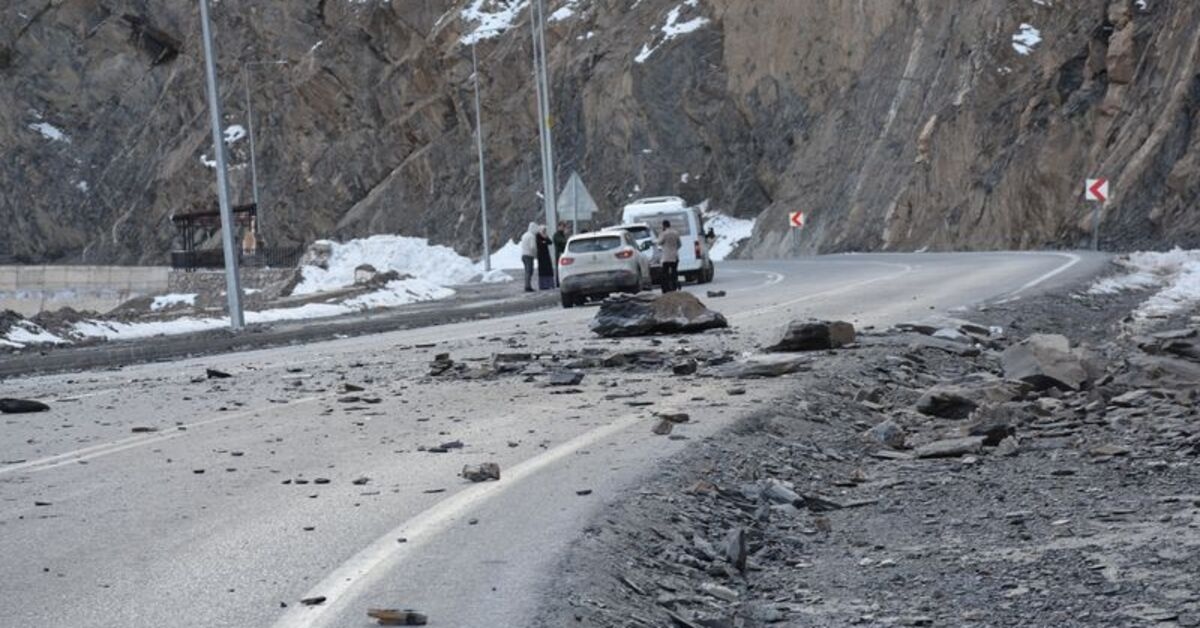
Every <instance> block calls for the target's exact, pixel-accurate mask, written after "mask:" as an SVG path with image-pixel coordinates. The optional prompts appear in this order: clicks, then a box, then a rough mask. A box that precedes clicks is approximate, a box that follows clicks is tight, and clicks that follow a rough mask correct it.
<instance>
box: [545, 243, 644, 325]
mask: <svg viewBox="0 0 1200 628" xmlns="http://www.w3.org/2000/svg"><path fill="white" fill-rule="evenodd" d="M558 281H559V286H560V291H561V293H562V304H563V307H575V306H576V305H581V304H583V302H584V301H585V300H586V299H587V298H588V297H606V296H608V295H609V294H612V293H613V292H631V293H636V292H640V291H641V290H643V289H645V288H649V287H650V264H649V262H647V261H646V258H645V257H643V256H642V255H641V254H640V252H639V251H638V245H637V242H635V241H634V239H633V236H632V235H630V234H629V233H628V232H625V231H600V232H597V233H582V234H579V235H576V236H571V239H570V240H567V250H566V251H564V252H563V254H562V257H560V258H559V260H558Z"/></svg>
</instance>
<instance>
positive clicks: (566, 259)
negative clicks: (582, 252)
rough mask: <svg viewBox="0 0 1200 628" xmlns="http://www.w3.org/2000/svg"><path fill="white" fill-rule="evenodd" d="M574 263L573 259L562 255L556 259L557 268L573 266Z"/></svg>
mask: <svg viewBox="0 0 1200 628" xmlns="http://www.w3.org/2000/svg"><path fill="white" fill-rule="evenodd" d="M574 263H575V258H574V257H566V256H565V255H564V256H563V257H560V258H558V265H559V266H570V265H571V264H574Z"/></svg>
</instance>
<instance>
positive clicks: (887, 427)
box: [863, 419, 908, 449]
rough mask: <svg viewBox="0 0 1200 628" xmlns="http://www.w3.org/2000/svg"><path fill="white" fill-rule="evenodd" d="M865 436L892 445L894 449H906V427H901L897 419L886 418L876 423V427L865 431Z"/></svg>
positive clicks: (888, 445)
mask: <svg viewBox="0 0 1200 628" xmlns="http://www.w3.org/2000/svg"><path fill="white" fill-rule="evenodd" d="M863 437H864V438H866V439H868V440H873V441H875V442H877V443H879V444H881V445H886V446H887V447H891V448H892V449H904V445H905V441H906V440H907V438H908V435H907V434H906V433H905V431H904V428H902V427H900V425H899V424H897V423H896V422H895V421H892V420H891V419H886V420H884V421H880V422H879V423H876V424H875V427H872V428H871V429H869V430H867V431H865V432H863Z"/></svg>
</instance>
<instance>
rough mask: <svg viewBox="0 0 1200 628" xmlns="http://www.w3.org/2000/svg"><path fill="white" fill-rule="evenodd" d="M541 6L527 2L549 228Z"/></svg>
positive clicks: (553, 193)
mask: <svg viewBox="0 0 1200 628" xmlns="http://www.w3.org/2000/svg"><path fill="white" fill-rule="evenodd" d="M541 6H542V3H541V1H540V0H533V1H532V2H530V3H529V24H530V28H531V29H532V31H533V78H534V83H535V84H536V86H537V90H536V91H537V99H538V134H539V137H540V139H541V147H542V205H543V208H544V210H545V213H546V227H547V229H549V227H550V226H551V225H554V224H555V220H554V214H555V211H554V209H555V208H554V206H555V202H556V200H557V199H556V197H557V195H558V193H557V190H556V188H555V184H554V179H553V168H554V164H553V157H552V156H551V153H550V151H549V147H550V142H551V137H550V129H549V128H548V124H547V123H548V121H549V118H550V104H549V102H550V101H549V99H548V97H547V94H546V85H545V83H544V82H543V81H542V79H541V77H542V66H543V65H544V63H545V56H544V55H543V50H542V47H543V46H544V44H545V40H543V39H542V38H541V37H540V36H539V33H540V30H541V24H542V20H541ZM550 248H551V250H550V256H551V259H553V258H554V254H555V253H556V251H555V250H554V248H555V247H554V244H553V243H551V245H550Z"/></svg>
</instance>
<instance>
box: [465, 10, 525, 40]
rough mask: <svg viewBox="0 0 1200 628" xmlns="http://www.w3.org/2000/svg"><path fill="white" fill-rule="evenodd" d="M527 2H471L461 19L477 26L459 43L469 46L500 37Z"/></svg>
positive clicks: (514, 21) (513, 22) (511, 24)
mask: <svg viewBox="0 0 1200 628" xmlns="http://www.w3.org/2000/svg"><path fill="white" fill-rule="evenodd" d="M528 6H529V0H471V1H470V2H469V3H468V4H467V6H466V7H464V8H463V10H462V13H461V15H462V18H463V19H464V20H466V21H468V22H474V23H476V24H477V26H476V27H475V30H473V31H471V32H470V33H467V34H466V35H463V37H462V39H460V40H459V42H460V43H462V44H464V45H467V46H470V45H472V44H476V43H479V42H480V41H483V40H485V39H491V38H493V37H498V36H500V34H501V33H503V32H504V31H506V30H508V29H510V28H512V27H513V25H514V24H516V22H517V17H518V16H519V15H520V14H521V11H523V10H524V9H525V8H526V7H528Z"/></svg>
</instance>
